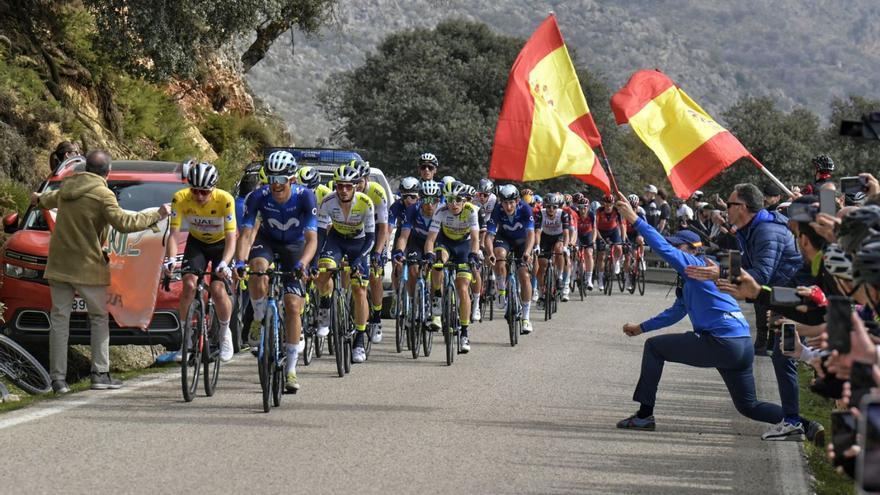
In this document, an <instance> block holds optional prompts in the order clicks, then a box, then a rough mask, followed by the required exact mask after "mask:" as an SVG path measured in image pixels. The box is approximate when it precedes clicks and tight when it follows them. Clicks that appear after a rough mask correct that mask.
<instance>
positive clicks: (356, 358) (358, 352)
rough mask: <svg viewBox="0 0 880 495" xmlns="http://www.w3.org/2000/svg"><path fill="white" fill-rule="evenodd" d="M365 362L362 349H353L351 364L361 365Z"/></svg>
mask: <svg viewBox="0 0 880 495" xmlns="http://www.w3.org/2000/svg"><path fill="white" fill-rule="evenodd" d="M366 360H367V353H366V351H364V348H363V347H355V348H354V349H352V350H351V362H352V363H363V362H364V361H366Z"/></svg>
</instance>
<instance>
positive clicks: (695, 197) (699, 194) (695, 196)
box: [691, 190, 703, 201]
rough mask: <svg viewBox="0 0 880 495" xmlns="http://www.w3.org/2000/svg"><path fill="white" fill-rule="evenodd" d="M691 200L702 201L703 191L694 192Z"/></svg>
mask: <svg viewBox="0 0 880 495" xmlns="http://www.w3.org/2000/svg"><path fill="white" fill-rule="evenodd" d="M691 199H693V200H694V201H699V200H701V199H703V191H699V190H697V191H694V193H693V194H692V195H691Z"/></svg>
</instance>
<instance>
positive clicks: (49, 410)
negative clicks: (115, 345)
mask: <svg viewBox="0 0 880 495" xmlns="http://www.w3.org/2000/svg"><path fill="white" fill-rule="evenodd" d="M179 376H180V375H179V374H178V373H174V372H172V373H167V374H162V375H160V376H158V377H155V378H149V379H144V380H132V381H129V382H126V383H125V386H124V387H123V388H120V389H118V390H106V391H105V390H101V391H90V392H83V393H79V394H76V395H79V396H82V395H86V397H84V398H81V399H79V398H71V399H69V400H65V399H61V400H59V401H53V402H51V403H49V402H47V403H46V405H40V404H36V405H34V406H31V407H28V408H25V409H22V410H21V411H13V412H10V413H9V414H4V417H3V418H2V419H0V430H3V429H6V428H11V427H13V426H18V425H20V424H24V423H29V422H31V421H36V420H38V419H43V418H47V417H49V416H54V415H56V414H58V413H62V412H65V411H70V410H71V409H76V408H77V407H82V406H85V405H87V404H92V403H95V402H98V401H101V400H104V399H106V398H108V397H113V396H116V395H124V394H127V393H129V392H134V391H136V390H140V389H142V388H146V387H151V386H153V385H158V384H160V383H163V382H167V381H168V380H171V379H172V378H177V377H179Z"/></svg>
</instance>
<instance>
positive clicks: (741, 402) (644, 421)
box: [617, 194, 783, 430]
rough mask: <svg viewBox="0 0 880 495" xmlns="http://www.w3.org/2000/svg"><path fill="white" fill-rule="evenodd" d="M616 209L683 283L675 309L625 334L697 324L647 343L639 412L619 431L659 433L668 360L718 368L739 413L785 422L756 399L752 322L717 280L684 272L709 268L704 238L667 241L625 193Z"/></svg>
mask: <svg viewBox="0 0 880 495" xmlns="http://www.w3.org/2000/svg"><path fill="white" fill-rule="evenodd" d="M617 208H618V211H620V213H621V215H622V216H623V217H624V218H625V219H626V220H627V221H628V222H631V223H632V224H633V225H635V227H636V229H637V230H638V232H639V234H641V235H642V237H644V238H645V242H646V243H647V244H648V245H649V246H651V249H653V250H654V252H656V253H657V254H658V255H659V256H660V257H661V258H663V260H664V261H665V262H667V263H669V265H670V266H671V267H672V268H674V269H675V270H676V271H677V272H678V274H679V280H680V283H679V287H678V288H677V289H676V299H675V303H674V304H673V305H672V307H671V308H669V309H667V310H666V311H664V312H663V313H660V314H659V315H657V316H655V317H654V318H651V319H649V320H647V321H645V322H642V323H641V324H637V323H626V324H625V325H624V326H623V332H624V333H625V334H626V335H628V336H630V337H634V336H636V335H639V334H642V333H646V332H650V331H653V330H659V329H661V328H664V327H668V326H670V325H672V324H675V323H677V322H678V321H680V320H681V319H682V318H684V317H685V316H688V317H689V318H690V320H691V323H692V324H693V326H694V330H693V331H692V332H686V333H677V334H664V335H658V336H656V337H651V338H649V339H648V340H647V341H645V348H644V352H643V354H642V371H641V376H640V377H639V382H638V385H636V390H635V392H634V393H633V400H634V401H636V402H638V403H639V410H638V411H637V412H636V413H635V414H633V415H632V416H630V417H628V418H626V419H623V420H621V421H620V422H618V423H617V427H618V428H626V429H635V430H654V429H656V423H655V420H654V404H655V401H656V397H657V387H658V385H659V383H660V376H661V374H662V372H663V366H664V364H665V363H666V362H667V361H669V362H674V363H682V364H686V365H689V366H696V367H700V368H716V369H717V370H718V372H719V373H720V374H721V377H722V379H723V380H724V383H725V385H726V386H727V390H728V392H729V393H730V397H731V399H733V403H734V406H735V407H736V410H737V411H739V412H740V414H742V415H744V416H746V417H748V418H751V419H754V420H756V421H763V422H765V423H778V422H780V421H781V420H782V418H783V411H782V408H781V407H780V406H779V405H777V404H772V403H769V402H762V401H759V400H758V399H757V397H756V393H755V376H754V373H753V369H752V365H753V361H754V350H753V349H752V341H751V337H750V335H749V324H748V322H747V321H746V319H745V317H744V316H743V314H742V312H741V311H740V308H739V306H738V305H737V303H736V301H735V300H734V299H733V298H732V297H730V296H729V295H727V294H724V293H722V292H721V291H720V290H719V289H718V287H716V286H715V284H714V283H713V282H712V281H709V280H697V279H693V278H691V277H689V276H688V275H687V273H686V272H685V267H688V266H707V265H708V264H709V262H708V261H707V260H706V259H705V258H704V257H703V256H702V255H701V253H700V248H701V242H700V237H699V236H698V235H697V234H696V233H694V232H692V231H690V230H682V231H679V232H678V233H676V234H675V235H672V236H669V237H666V238H664V237H662V236H661V235H660V233H659V232H657V230H656V229H654V228H653V227H651V226H650V225H649V224H648V223H647V222H645V221H644V220H642V219H640V218H639V217H638V215H636V212H635V211H634V210H633V209H632V207H631V206H630V204H629V202H628V201H627V200H626V198H625V197H624V196H623V194H619V199H618V201H617Z"/></svg>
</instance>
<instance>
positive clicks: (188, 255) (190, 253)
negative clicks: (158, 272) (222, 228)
mask: <svg viewBox="0 0 880 495" xmlns="http://www.w3.org/2000/svg"><path fill="white" fill-rule="evenodd" d="M224 249H226V239H223V240H221V241H218V242H215V243H213V244H208V243H205V242H202V241H200V240H198V239H196V238H195V237H194V236H187V238H186V248H184V250H183V263H181V266H180V268H181V270H183V271H194V272H204V271H206V270H207V269H208V264H209V263H210V264H211V271H212V272H213V271H214V270H216V269H217V265H218V264H219V263H220V262H221V261H222V260H223V250H224ZM211 281H212V282H213V281H214V275H213V274H212V275H211Z"/></svg>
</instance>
